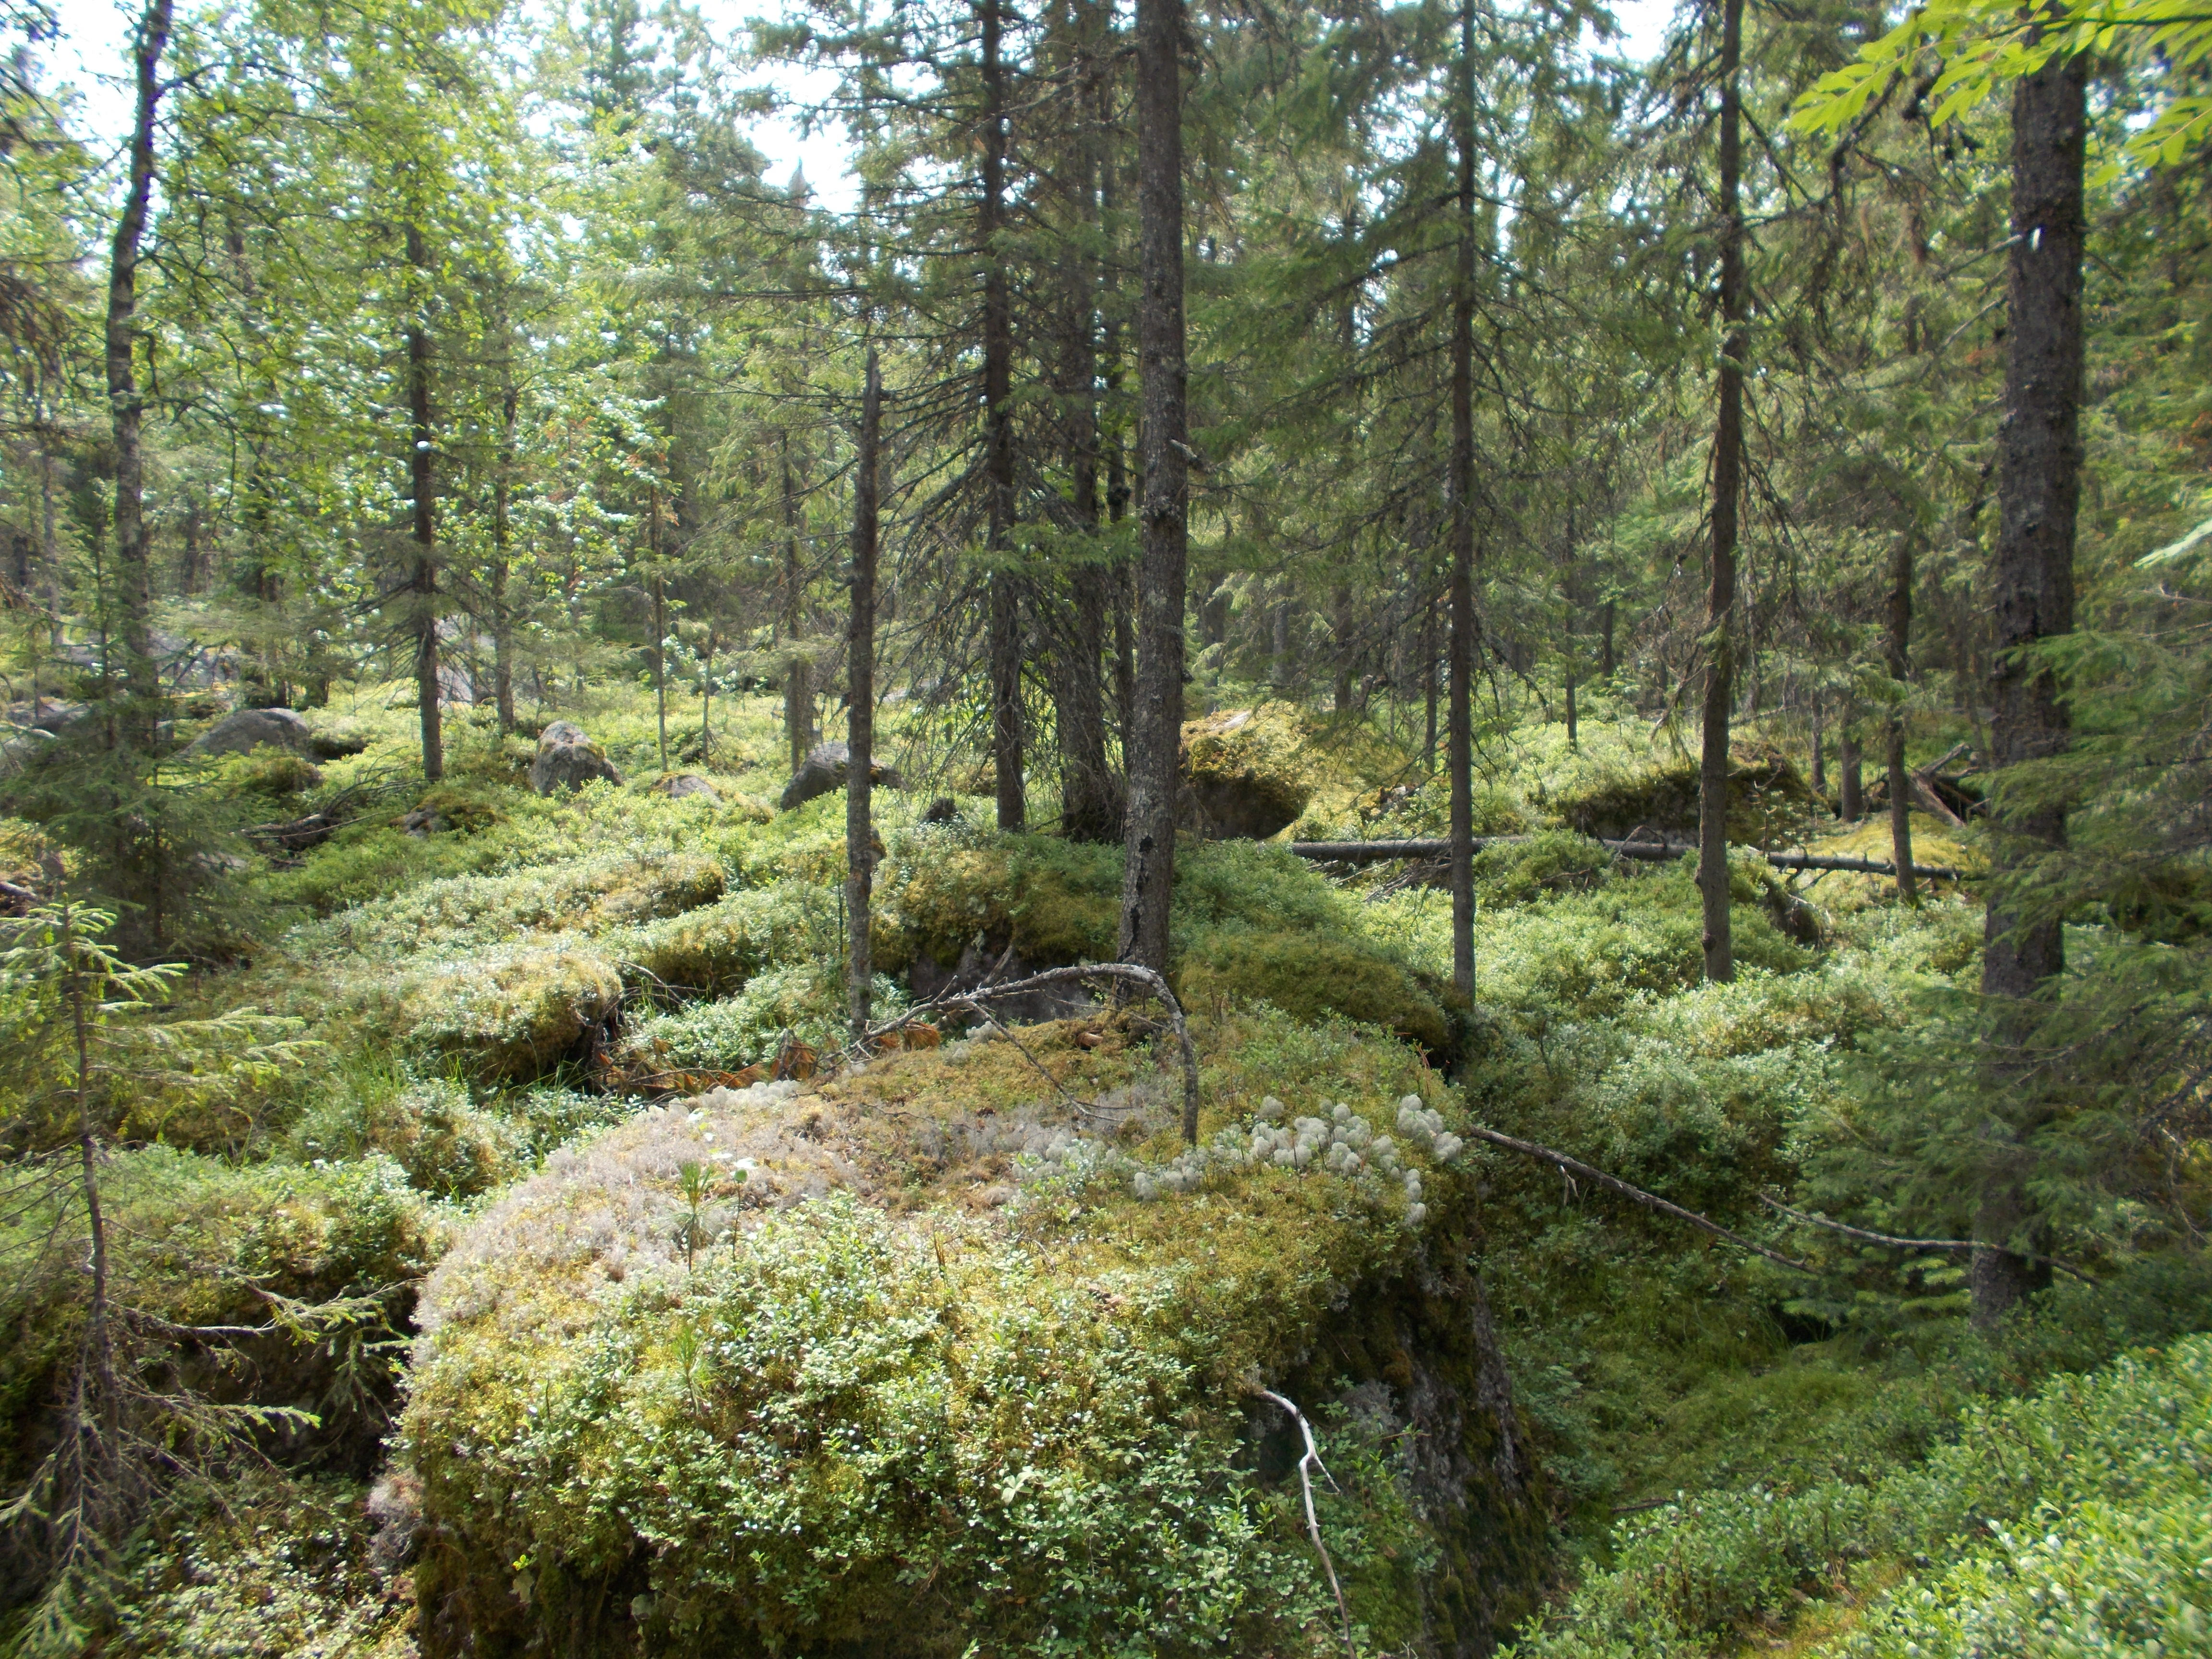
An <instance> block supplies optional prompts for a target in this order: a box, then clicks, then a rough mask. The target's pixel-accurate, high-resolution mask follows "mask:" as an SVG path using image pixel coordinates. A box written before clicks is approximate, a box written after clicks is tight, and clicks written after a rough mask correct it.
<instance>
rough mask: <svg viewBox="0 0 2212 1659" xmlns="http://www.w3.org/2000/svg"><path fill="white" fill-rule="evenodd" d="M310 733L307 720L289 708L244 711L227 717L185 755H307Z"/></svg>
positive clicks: (212, 727) (202, 735)
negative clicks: (283, 752) (286, 752)
mask: <svg viewBox="0 0 2212 1659" xmlns="http://www.w3.org/2000/svg"><path fill="white" fill-rule="evenodd" d="M309 744H310V733H309V732H308V731H307V720H306V719H305V718H304V717H303V716H301V715H300V714H295V713H294V712H293V711H292V710H291V709H289V708H241V709H240V710H239V711H238V712H237V713H236V714H229V715H226V716H225V717H224V718H222V720H217V721H216V723H215V724H214V725H213V726H210V727H209V728H208V729H207V730H206V731H204V732H201V733H200V734H199V736H198V737H197V738H194V739H193V740H192V743H191V747H190V748H189V749H188V750H186V751H185V752H186V753H188V754H194V755H243V754H246V753H249V752H250V751H252V750H256V749H260V748H264V747H266V748H272V749H289V750H291V751H292V752H293V753H294V754H295V755H301V754H305V753H307V750H308V748H309Z"/></svg>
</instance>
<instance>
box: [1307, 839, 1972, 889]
mask: <svg viewBox="0 0 2212 1659" xmlns="http://www.w3.org/2000/svg"><path fill="white" fill-rule="evenodd" d="M1533 839H1534V837H1533V836H1476V837H1475V838H1474V845H1475V847H1476V848H1477V849H1478V850H1480V848H1485V847H1511V846H1515V845H1517V844H1519V843H1522V842H1528V841H1531V840H1533ZM1598 845H1599V846H1601V847H1602V848H1605V849H1606V850H1607V852H1609V853H1612V854H1614V855H1615V856H1617V857H1620V858H1625V859H1638V860H1644V861H1646V862H1650V863H1658V864H1663V863H1666V862H1668V861H1669V860H1674V859H1678V858H1680V857H1681V856H1682V854H1685V853H1694V852H1696V851H1697V850H1698V849H1697V848H1696V847H1695V846H1693V845H1692V844H1691V843H1690V842H1677V841H1601V842H1598ZM1291 852H1292V853H1293V854H1296V855H1297V857H1299V858H1302V859H1311V860H1314V861H1315V862H1316V863H1317V864H1380V863H1382V862H1383V861H1384V860H1389V859H1448V858H1449V857H1450V856H1451V843H1450V842H1449V841H1443V840H1439V839H1436V838H1433V837H1413V836H1407V837H1406V838H1404V839H1402V840H1395V841H1294V842H1291ZM1761 856H1763V857H1764V858H1765V860H1766V861H1767V862H1768V863H1769V864H1771V865H1772V866H1774V867H1775V868H1776V869H1778V870H1849V871H1854V872H1857V873H1859V874H1862V875H1869V876H1894V875H1895V874H1896V873H1897V866H1895V865H1894V864H1893V863H1891V862H1890V861H1889V860H1887V859H1854V858H1844V857H1840V856H1837V855H1833V854H1826V853H1766V854H1762V855H1761ZM1912 872H1913V874H1915V875H1917V876H1924V877H1926V878H1928V879H1929V880H1931V881H1964V880H1966V872H1964V871H1962V870H1957V869H1954V868H1953V867H1952V866H1949V865H1948V864H1915V865H1914V866H1912Z"/></svg>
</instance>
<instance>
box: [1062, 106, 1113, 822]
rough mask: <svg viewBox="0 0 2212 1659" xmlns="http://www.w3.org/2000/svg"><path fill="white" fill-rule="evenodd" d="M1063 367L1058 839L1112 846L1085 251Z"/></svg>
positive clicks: (1078, 260) (1089, 157) (1086, 219)
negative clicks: (1065, 563) (1071, 527)
mask: <svg viewBox="0 0 2212 1659" xmlns="http://www.w3.org/2000/svg"><path fill="white" fill-rule="evenodd" d="M1101 149H1103V145H1102V144H1101V143H1099V142H1098V139H1097V137H1095V136H1093V133H1092V132H1091V131H1086V134H1085V137H1084V139H1083V141H1082V154H1081V156H1080V159H1079V162H1078V165H1077V173H1078V177H1077V184H1076V192H1075V193H1076V197H1077V200H1076V204H1075V208H1076V216H1077V219H1078V222H1079V223H1082V224H1084V225H1085V226H1086V227H1088V226H1094V225H1095V224H1096V223H1097V182H1096V181H1097V171H1098V164H1099V161H1100V151H1101ZM1066 281H1067V295H1066V338H1065V340H1064V342H1063V346H1064V352H1065V362H1064V365H1063V368H1062V371H1061V380H1062V386H1061V396H1062V398H1063V399H1064V400H1065V406H1066V433H1067V464H1068V471H1069V476H1070V477H1071V478H1072V479H1073V484H1074V489H1073V502H1072V505H1073V508H1074V511H1075V519H1076V522H1077V523H1078V524H1079V525H1080V526H1082V527H1083V531H1084V533H1085V540H1086V543H1087V544H1088V545H1087V546H1086V548H1085V551H1083V552H1082V553H1080V554H1079V556H1078V557H1077V559H1076V562H1075V563H1074V565H1073V568H1072V569H1071V570H1070V571H1069V573H1068V587H1069V590H1070V592H1069V598H1070V601H1071V603H1070V606H1069V612H1068V639H1067V641H1066V649H1065V650H1063V651H1056V652H1054V653H1052V668H1051V671H1050V673H1049V675H1048V678H1050V679H1051V681H1052V685H1053V694H1054V695H1053V701H1054V714H1055V718H1056V722H1057V724H1058V726H1059V728H1060V833H1061V834H1063V835H1065V836H1066V837H1067V838H1068V839H1069V840H1071V841H1080V842H1102V843H1104V842H1116V841H1119V840H1120V839H1121V789H1120V787H1119V785H1118V783H1117V781H1116V780H1115V776H1114V773H1113V769H1112V768H1110V767H1109V766H1108V765H1107V763H1106V708H1105V702H1104V697H1105V687H1104V684H1103V678H1102V676H1101V674H1100V671H1099V669H1100V663H1101V661H1102V660H1103V658H1104V656H1105V653H1106V613H1107V609H1108V606H1109V603H1110V600H1111V594H1110V592H1109V581H1110V577H1109V574H1108V571H1107V569H1106V567H1105V566H1104V565H1103V564H1102V563H1100V562H1099V561H1098V558H1097V551H1096V544H1097V538H1098V516H1099V515H1098V507H1099V502H1098V400H1097V392H1096V390H1095V388H1096V386H1097V377H1098V362H1097V346H1096V337H1095V335H1094V333H1093V323H1092V316H1093V313H1094V312H1095V310H1096V308H1097V289H1098V274H1097V270H1096V268H1095V267H1094V265H1093V264H1092V262H1091V258H1090V257H1089V255H1088V253H1087V252H1079V253H1077V254H1076V255H1074V256H1073V257H1072V258H1069V259H1068V261H1067V270H1066Z"/></svg>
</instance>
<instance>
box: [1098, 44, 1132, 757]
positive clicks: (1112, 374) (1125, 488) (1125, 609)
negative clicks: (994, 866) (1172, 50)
mask: <svg viewBox="0 0 2212 1659" xmlns="http://www.w3.org/2000/svg"><path fill="white" fill-rule="evenodd" d="M1102 16H1103V17H1104V18H1106V19H1109V20H1110V18H1111V16H1112V11H1111V9H1110V8H1106V9H1103V10H1102ZM1109 27H1110V22H1109ZM1113 96H1114V83H1113V76H1111V75H1110V74H1109V73H1102V74H1100V75H1099V76H1098V77H1097V97H1098V110H1097V129H1098V132H1099V135H1100V140H1099V145H1098V222H1099V225H1100V227H1101V228H1102V230H1103V237H1102V239H1101V240H1102V241H1103V244H1104V246H1105V247H1106V250H1107V252H1106V260H1105V267H1104V270H1103V273H1102V277H1101V281H1100V284H1099V289H1100V292H1099V313H1100V321H1101V325H1102V326H1101V328H1100V331H1099V332H1100V349H1101V351H1102V353H1103V356H1104V357H1105V369H1106V374H1105V381H1106V400H1107V404H1108V406H1109V409H1111V410H1113V411H1114V418H1115V420H1116V421H1118V420H1119V419H1120V410H1121V262H1120V259H1119V258H1118V256H1117V254H1116V252H1115V247H1114V243H1113V237H1114V234H1115V197H1116V195H1117V193H1118V192H1117V191H1116V190H1115V168H1114V147H1113V145H1112V144H1111V143H1109V142H1108V141H1107V139H1106V137H1105V135H1106V133H1107V132H1108V131H1109V126H1110V124H1111V122H1112V120H1113V118H1114V104H1113ZM1105 451H1106V522H1107V523H1109V525H1118V524H1120V523H1121V520H1122V518H1123V517H1124V516H1125V515H1126V514H1127V512H1128V510H1129V471H1128V459H1127V456H1126V454H1125V453H1123V451H1122V448H1121V434H1120V432H1119V430H1118V429H1115V430H1112V431H1111V433H1110V435H1109V436H1108V437H1107V439H1106V441H1105ZM1131 577H1132V571H1131V569H1130V567H1128V566H1127V564H1124V563H1120V562H1117V563H1116V564H1115V566H1114V567H1113V568H1111V569H1110V570H1109V571H1108V573H1107V603H1108V605H1109V609H1110V610H1111V611H1112V612H1113V617H1114V717H1115V721H1116V722H1117V723H1118V724H1119V726H1120V729H1121V763H1122V766H1123V768H1124V769H1125V770H1126V769H1127V768H1128V767H1129V766H1130V765H1131V764H1132V763H1131V761H1130V759H1129V750H1130V745H1131V742H1132V738H1131V733H1132V732H1133V728H1134V723H1135V720H1136V708H1137V653H1136V641H1135V623H1134V612H1135V605H1134V603H1133V601H1134V598H1135V589H1134V587H1133V586H1132V581H1131Z"/></svg>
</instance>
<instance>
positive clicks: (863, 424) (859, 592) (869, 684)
mask: <svg viewBox="0 0 2212 1659" xmlns="http://www.w3.org/2000/svg"><path fill="white" fill-rule="evenodd" d="M883 396H884V388H883V378H882V375H881V374H879V373H878V369H877V367H876V353H875V349H874V348H873V347H870V348H869V350H868V366H867V379H866V383H865V386H864V388H863V390H862V393H861V399H860V455H859V457H858V458H857V459H856V461H855V463H854V480H853V611H852V617H851V620H850V622H849V623H848V627H847V629H846V635H845V640H846V651H845V685H846V696H847V702H848V708H847V711H846V716H845V749H846V757H847V761H848V764H847V766H846V769H845V919H846V925H847V927H848V930H849V931H848V945H847V951H846V964H847V965H846V970H845V990H846V999H847V1004H848V1009H849V1012H850V1018H851V1027H850V1029H851V1031H852V1037H853V1041H854V1042H860V1041H861V1040H862V1039H863V1038H864V1037H866V1036H867V1032H868V1016H869V1013H870V1012H871V1003H872V995H873V992H874V986H875V979H874V975H875V964H874V962H873V960H872V956H871V951H870V944H869V937H868V927H869V913H870V909H871V906H872V899H873V896H874V892H875V882H876V853H875V845H874V840H875V836H874V829H875V826H874V824H873V823H872V821H871V811H872V805H873V801H872V793H873V787H874V785H873V780H872V778H871V777H870V773H871V772H872V771H873V770H874V763H875V744H876V490H877V486H878V481H879V474H880V471H881V467H882V460H881V458H880V456H879V454H878V447H879V445H880V442H881V438H882V431H883Z"/></svg>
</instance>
